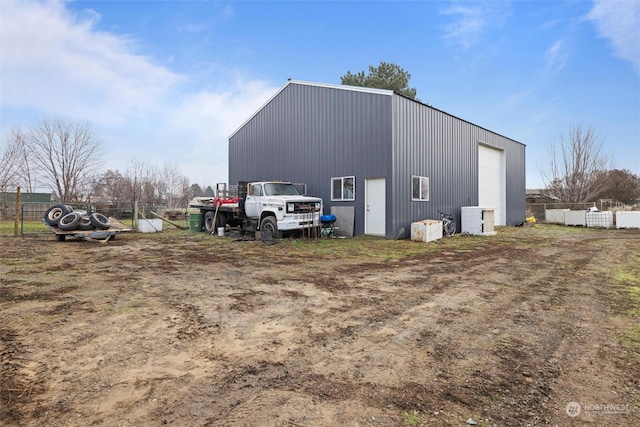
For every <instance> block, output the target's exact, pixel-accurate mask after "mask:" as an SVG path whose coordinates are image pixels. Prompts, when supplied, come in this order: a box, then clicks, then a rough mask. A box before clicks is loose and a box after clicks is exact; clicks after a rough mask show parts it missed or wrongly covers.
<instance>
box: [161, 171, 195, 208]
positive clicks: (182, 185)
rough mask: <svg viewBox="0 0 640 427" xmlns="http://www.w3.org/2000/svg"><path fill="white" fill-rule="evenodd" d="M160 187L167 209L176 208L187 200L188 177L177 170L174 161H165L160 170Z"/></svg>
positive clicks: (185, 203)
mask: <svg viewBox="0 0 640 427" xmlns="http://www.w3.org/2000/svg"><path fill="white" fill-rule="evenodd" d="M159 184H160V188H161V189H162V196H163V199H164V200H165V202H166V204H167V208H169V209H177V208H181V207H184V206H186V205H187V203H188V202H189V179H188V178H187V177H186V176H184V175H182V174H181V173H180V171H178V167H177V166H176V165H175V164H174V163H165V164H164V165H163V167H162V170H161V171H160V182H159Z"/></svg>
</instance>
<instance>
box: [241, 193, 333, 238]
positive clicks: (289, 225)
mask: <svg viewBox="0 0 640 427" xmlns="http://www.w3.org/2000/svg"><path fill="white" fill-rule="evenodd" d="M244 212H245V215H246V216H247V218H249V219H251V220H255V221H257V223H258V227H259V229H260V230H261V231H270V232H272V233H273V235H274V236H279V235H281V234H282V232H287V231H293V230H301V229H305V228H311V227H317V226H319V225H320V216H321V215H322V199H320V198H318V197H308V196H304V195H302V194H301V193H300V191H299V190H298V188H297V187H296V186H295V185H294V184H292V183H290V182H279V181H260V182H251V183H247V192H246V196H245V197H244Z"/></svg>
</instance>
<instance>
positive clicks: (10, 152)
mask: <svg viewBox="0 0 640 427" xmlns="http://www.w3.org/2000/svg"><path fill="white" fill-rule="evenodd" d="M12 136H13V135H12ZM12 136H10V137H9V139H8V140H7V143H6V144H4V145H3V146H2V147H0V192H2V193H4V192H6V191H9V190H10V189H11V190H15V188H12V187H16V186H18V185H19V175H18V174H19V171H20V162H21V156H20V149H19V146H18V144H17V143H16V141H15V139H14V138H13V137H12Z"/></svg>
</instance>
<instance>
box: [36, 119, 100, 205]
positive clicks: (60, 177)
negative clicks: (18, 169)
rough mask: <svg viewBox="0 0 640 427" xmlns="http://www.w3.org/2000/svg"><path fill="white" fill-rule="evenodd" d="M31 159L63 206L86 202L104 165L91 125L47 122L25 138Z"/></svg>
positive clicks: (76, 122) (70, 121)
mask: <svg viewBox="0 0 640 427" xmlns="http://www.w3.org/2000/svg"><path fill="white" fill-rule="evenodd" d="M25 138H26V140H25V142H26V145H27V152H28V153H29V159H30V160H31V162H32V164H33V166H34V167H35V168H36V169H37V172H38V175H39V176H40V177H41V179H42V180H43V181H44V183H46V184H47V185H49V186H50V187H51V190H52V191H53V192H54V193H55V195H56V197H57V198H58V199H59V200H60V201H63V202H73V201H78V200H82V199H83V198H84V197H86V196H87V194H86V191H87V188H88V184H89V183H90V181H91V177H92V175H94V174H95V173H96V170H97V169H98V168H99V167H100V165H101V156H100V154H101V151H100V142H99V140H98V138H97V137H96V135H95V133H94V132H93V130H92V128H91V126H90V125H89V124H88V123H87V122H79V121H74V120H69V119H63V118H55V119H44V120H41V121H40V122H39V123H38V124H37V125H35V126H34V127H33V128H32V129H30V130H29V131H28V132H26V134H25Z"/></svg>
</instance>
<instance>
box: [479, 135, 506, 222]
mask: <svg viewBox="0 0 640 427" xmlns="http://www.w3.org/2000/svg"><path fill="white" fill-rule="evenodd" d="M502 156H503V151H502V150H496V149H494V148H490V147H487V146H485V145H478V205H479V206H493V207H495V208H496V211H495V225H505V223H506V199H505V173H504V170H503V168H504V167H503V163H504V162H503V161H502Z"/></svg>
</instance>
